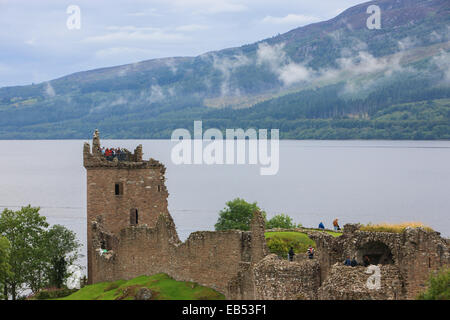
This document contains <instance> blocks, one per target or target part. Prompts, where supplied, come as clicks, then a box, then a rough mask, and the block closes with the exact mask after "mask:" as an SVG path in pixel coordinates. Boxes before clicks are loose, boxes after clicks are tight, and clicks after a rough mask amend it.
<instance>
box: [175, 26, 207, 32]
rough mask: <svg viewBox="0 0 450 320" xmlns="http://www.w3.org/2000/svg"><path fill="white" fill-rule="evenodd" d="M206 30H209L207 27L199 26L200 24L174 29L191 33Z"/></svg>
mask: <svg viewBox="0 0 450 320" xmlns="http://www.w3.org/2000/svg"><path fill="white" fill-rule="evenodd" d="M206 29H209V27H208V26H206V25H201V24H187V25H184V26H179V27H176V28H175V30H176V31H181V32H193V31H199V30H206Z"/></svg>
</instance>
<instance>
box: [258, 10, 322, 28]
mask: <svg viewBox="0 0 450 320" xmlns="http://www.w3.org/2000/svg"><path fill="white" fill-rule="evenodd" d="M318 21H320V18H317V17H313V16H305V15H303V14H292V13H290V14H288V15H287V16H284V17H273V16H266V17H265V18H264V19H262V22H264V23H272V24H289V25H298V26H302V25H305V24H310V23H314V22H318Z"/></svg>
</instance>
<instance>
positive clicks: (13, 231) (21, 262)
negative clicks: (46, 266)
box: [0, 206, 48, 300]
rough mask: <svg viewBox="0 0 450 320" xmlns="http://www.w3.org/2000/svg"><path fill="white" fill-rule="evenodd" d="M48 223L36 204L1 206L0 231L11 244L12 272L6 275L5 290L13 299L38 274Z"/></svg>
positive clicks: (39, 273)
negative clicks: (11, 207) (9, 207)
mask: <svg viewBox="0 0 450 320" xmlns="http://www.w3.org/2000/svg"><path fill="white" fill-rule="evenodd" d="M47 227H48V223H47V222H46V219H45V217H42V216H40V215H39V208H32V207H31V206H28V207H23V208H22V209H21V210H19V211H12V210H9V209H5V210H3V212H2V214H1V216H0V235H2V236H4V237H6V238H7V239H8V240H9V242H10V244H11V251H10V259H9V264H10V265H11V271H12V275H11V276H10V277H8V278H7V281H6V286H7V291H6V292H8V294H10V295H11V296H12V298H13V300H15V299H16V297H17V294H18V293H19V290H21V289H22V287H23V285H24V284H28V283H30V280H31V279H36V278H39V277H40V276H41V271H42V256H41V254H42V239H43V236H44V233H45V228H47Z"/></svg>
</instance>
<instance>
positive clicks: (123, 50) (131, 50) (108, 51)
mask: <svg viewBox="0 0 450 320" xmlns="http://www.w3.org/2000/svg"><path fill="white" fill-rule="evenodd" d="M152 53H153V51H152V50H149V49H141V48H136V47H110V48H105V49H100V50H97V51H95V56H96V58H100V59H105V58H111V57H120V56H123V55H127V56H129V57H136V56H142V57H145V56H150V55H151V54H152Z"/></svg>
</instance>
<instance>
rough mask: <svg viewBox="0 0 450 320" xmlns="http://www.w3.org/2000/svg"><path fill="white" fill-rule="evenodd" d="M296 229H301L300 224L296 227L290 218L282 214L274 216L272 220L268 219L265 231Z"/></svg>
mask: <svg viewBox="0 0 450 320" xmlns="http://www.w3.org/2000/svg"><path fill="white" fill-rule="evenodd" d="M296 227H301V224H298V226H296V225H295V223H294V222H293V220H292V218H291V217H289V216H288V215H287V214H283V213H281V214H277V215H275V216H274V217H273V218H272V219H270V220H269V221H267V223H266V229H273V228H282V229H294V228H296Z"/></svg>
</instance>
